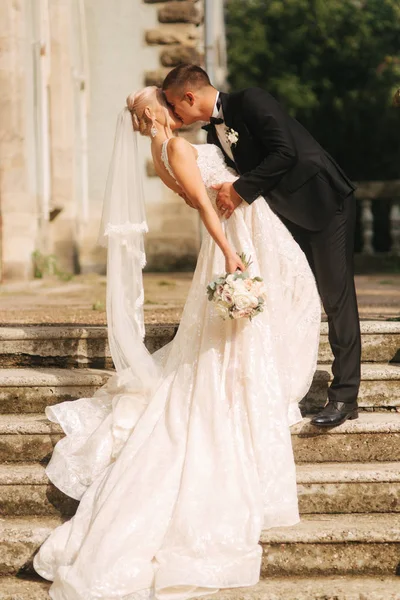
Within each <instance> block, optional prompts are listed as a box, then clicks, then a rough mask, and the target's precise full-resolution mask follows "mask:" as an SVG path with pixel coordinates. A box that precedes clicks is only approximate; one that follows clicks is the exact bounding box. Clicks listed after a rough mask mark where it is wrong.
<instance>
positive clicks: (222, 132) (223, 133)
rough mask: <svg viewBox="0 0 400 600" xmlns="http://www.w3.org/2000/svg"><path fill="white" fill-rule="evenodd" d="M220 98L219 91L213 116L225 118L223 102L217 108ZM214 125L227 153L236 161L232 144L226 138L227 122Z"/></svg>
mask: <svg viewBox="0 0 400 600" xmlns="http://www.w3.org/2000/svg"><path fill="white" fill-rule="evenodd" d="M218 98H219V92H218V93H217V97H216V98H215V104H214V110H213V114H212V116H213V117H214V118H215V119H223V118H224V111H223V110H222V104H221V106H220V109H219V110H218V108H217V103H218ZM214 127H215V130H216V132H217V136H218V139H219V141H220V142H221V146H222V148H223V149H224V151H225V152H226V154H227V155H228V156H229V158H230V159H231V160H233V161H234V162H235V160H234V158H233V154H232V149H231V145H230V143H229V142H228V140H227V139H226V129H227V128H226V125H225V123H221V124H220V125H214Z"/></svg>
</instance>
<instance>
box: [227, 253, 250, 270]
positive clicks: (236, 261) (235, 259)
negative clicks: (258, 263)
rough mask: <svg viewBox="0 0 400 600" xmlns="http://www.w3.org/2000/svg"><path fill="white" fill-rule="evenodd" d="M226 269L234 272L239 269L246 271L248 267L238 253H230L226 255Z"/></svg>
mask: <svg viewBox="0 0 400 600" xmlns="http://www.w3.org/2000/svg"><path fill="white" fill-rule="evenodd" d="M225 270H226V272H227V273H234V272H235V271H237V270H239V271H245V270H246V267H245V266H244V264H243V263H242V261H241V260H240V258H239V256H238V255H237V254H229V255H228V256H225Z"/></svg>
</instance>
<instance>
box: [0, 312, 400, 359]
mask: <svg viewBox="0 0 400 600" xmlns="http://www.w3.org/2000/svg"><path fill="white" fill-rule="evenodd" d="M177 328H178V324H177V323H172V324H170V325H147V326H146V346H147V347H148V349H149V351H150V352H154V351H155V350H157V349H158V348H160V347H161V346H164V345H165V344H167V343H168V342H170V341H171V340H172V339H173V337H174V335H175V333H176V331H177ZM361 332H362V351H363V357H362V359H363V362H380V363H388V362H397V363H398V362H400V323H399V322H396V321H361ZM331 360H332V356H331V351H330V347H329V342H328V327H327V323H322V324H321V343H320V349H319V362H322V363H330V362H331ZM0 364H1V365H2V366H3V367H32V366H46V367H76V366H78V367H92V368H102V369H104V368H106V369H108V368H111V367H112V360H111V355H110V350H109V347H108V341H107V331H106V328H105V327H95V326H80V327H77V326H74V325H69V326H68V325H65V326H62V327H60V326H53V327H49V326H47V327H46V326H43V325H24V326H20V327H18V326H16V327H0Z"/></svg>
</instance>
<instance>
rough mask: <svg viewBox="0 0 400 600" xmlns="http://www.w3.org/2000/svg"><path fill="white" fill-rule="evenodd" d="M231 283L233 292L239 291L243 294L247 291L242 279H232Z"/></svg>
mask: <svg viewBox="0 0 400 600" xmlns="http://www.w3.org/2000/svg"><path fill="white" fill-rule="evenodd" d="M231 285H232V287H233V290H234V292H235V293H239V292H240V293H243V294H245V293H246V291H247V289H246V284H245V282H244V280H243V279H236V281H234V282H233V283H232V284H231Z"/></svg>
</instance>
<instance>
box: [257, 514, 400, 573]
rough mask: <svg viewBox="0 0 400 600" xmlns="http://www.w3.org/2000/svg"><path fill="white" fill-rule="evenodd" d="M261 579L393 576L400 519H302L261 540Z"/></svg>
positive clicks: (399, 553) (388, 516)
mask: <svg viewBox="0 0 400 600" xmlns="http://www.w3.org/2000/svg"><path fill="white" fill-rule="evenodd" d="M261 543H262V546H263V562H262V568H261V570H262V575H263V577H269V576H273V575H277V576H279V575H285V574H286V575H303V576H304V575H307V576H308V575H339V574H340V575H346V574H349V575H350V574H353V575H354V574H368V573H370V574H372V573H373V574H382V575H385V574H388V575H389V574H390V575H395V573H396V569H398V567H399V560H400V514H398V513H397V514H369V515H306V516H303V517H302V520H301V522H300V523H299V524H298V525H295V526H294V527H277V528H274V529H270V530H268V531H264V532H263V533H262V535H261Z"/></svg>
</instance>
